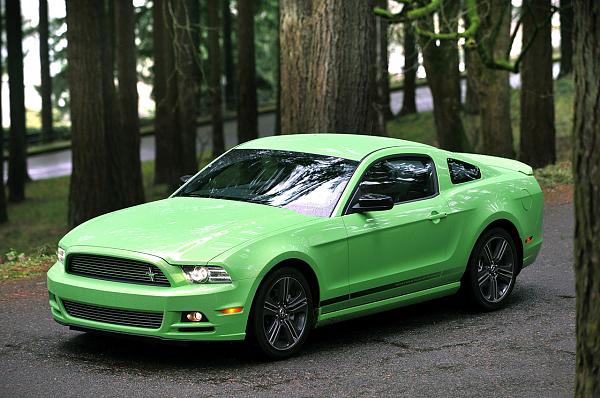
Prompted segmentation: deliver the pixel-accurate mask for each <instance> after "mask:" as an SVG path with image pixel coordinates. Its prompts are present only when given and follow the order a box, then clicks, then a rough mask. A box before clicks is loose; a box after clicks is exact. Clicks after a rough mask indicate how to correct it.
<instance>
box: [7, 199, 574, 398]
mask: <svg viewBox="0 0 600 398" xmlns="http://www.w3.org/2000/svg"><path fill="white" fill-rule="evenodd" d="M572 214H573V207H572V205H570V204H567V205H561V206H549V207H548V208H547V209H546V211H545V223H544V234H545V244H544V247H543V250H542V253H541V254H540V257H539V259H538V260H537V262H536V263H535V264H533V265H532V266H530V267H529V268H526V269H525V270H524V271H523V272H522V273H521V275H520V276H519V279H518V281H517V285H516V287H515V290H514V292H513V294H512V296H511V299H510V304H509V306H508V307H507V308H505V309H503V310H500V311H496V312H492V313H477V312H473V311H471V310H469V309H467V308H466V307H465V306H464V305H463V304H462V303H461V302H460V301H459V300H458V299H456V298H445V299H440V300H436V301H433V302H429V303H424V304H420V305H416V306H412V307H407V308H403V309H398V310H394V311H389V312H385V313H382V314H377V315H372V316H369V317H365V318H361V319H357V320H353V321H347V322H343V323H338V324H334V325H331V326H327V327H323V328H321V329H316V330H315V331H314V332H313V333H312V335H311V336H310V338H309V340H308V342H307V345H306V347H305V349H304V351H303V352H301V354H300V355H298V356H296V357H294V358H292V359H289V360H286V361H282V362H261V361H258V360H256V359H255V358H254V357H253V356H251V355H250V354H248V353H247V352H246V348H245V346H244V345H243V344H241V343H219V344H201V343H199V344H194V345H191V346H186V345H174V344H167V343H156V342H149V341H139V340H131V339H125V338H122V337H107V336H95V335H91V334H84V333H80V332H73V331H69V330H68V329H67V328H65V327H62V326H60V325H58V324H56V323H54V322H53V321H52V319H51V317H50V310H49V308H48V304H47V301H46V300H47V293H46V287H45V282H44V279H32V280H24V281H19V282H5V283H0V306H1V308H2V310H1V312H0V324H1V325H2V333H0V375H1V377H0V396H2V397H25V396H26V397H49V396H60V397H86V396H94V397H115V396H125V395H127V396H132V397H151V396H161V397H187V396H208V397H211V396H215V397H216V396H286V397H288V396H289V397H296V396H343V397H347V396H411V397H414V396H486V397H495V396H498V397H559V396H571V395H572V393H571V392H572V390H573V379H574V376H573V375H574V363H575V338H574V333H575V299H574V295H575V293H574V279H573V269H572V263H573V256H572V232H571V231H572V230H573V216H572Z"/></svg>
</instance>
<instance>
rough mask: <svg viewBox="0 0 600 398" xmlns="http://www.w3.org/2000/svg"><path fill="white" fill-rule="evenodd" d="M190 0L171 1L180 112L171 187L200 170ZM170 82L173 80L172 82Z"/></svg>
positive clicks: (195, 56)
mask: <svg viewBox="0 0 600 398" xmlns="http://www.w3.org/2000/svg"><path fill="white" fill-rule="evenodd" d="M191 1H197V0H187V1H179V0H170V2H169V4H170V10H171V13H172V17H173V24H172V27H173V39H172V40H173V43H174V49H175V51H174V57H175V58H174V61H175V62H174V66H175V75H176V81H177V100H176V101H177V112H178V115H177V116H178V127H179V128H178V130H177V131H176V134H178V135H179V137H178V139H177V140H176V145H175V146H174V150H175V154H174V155H175V156H174V157H173V160H175V159H176V160H177V161H176V162H175V163H174V164H173V166H172V167H171V168H170V170H171V175H170V177H169V184H170V187H171V189H175V188H177V187H178V186H179V177H180V176H182V175H185V174H195V173H196V171H197V170H198V158H197V152H196V127H197V123H196V117H197V111H198V109H197V106H196V103H197V101H196V98H197V97H196V94H197V92H198V84H199V83H198V79H199V73H198V70H199V62H200V57H199V54H198V48H197V47H196V43H195V42H194V33H193V32H194V29H199V27H198V26H194V25H193V23H192V20H193V19H194V18H193V17H192V16H191V10H192V9H193V7H191V3H190V2H191ZM169 83H170V82H169Z"/></svg>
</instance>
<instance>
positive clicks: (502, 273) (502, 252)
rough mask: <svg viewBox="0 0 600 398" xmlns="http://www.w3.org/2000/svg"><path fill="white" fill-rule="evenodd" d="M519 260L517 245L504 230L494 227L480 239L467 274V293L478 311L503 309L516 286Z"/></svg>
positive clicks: (470, 260)
mask: <svg viewBox="0 0 600 398" xmlns="http://www.w3.org/2000/svg"><path fill="white" fill-rule="evenodd" d="M518 261H519V255H518V252H517V249H516V247H515V243H514V241H513V239H512V237H511V236H510V235H509V234H508V232H506V231H505V230H504V229H502V228H492V229H490V230H489V231H486V232H485V233H484V234H483V235H482V236H481V237H480V238H479V240H478V241H477V244H476V245H475V248H474V249H473V253H472V254H471V258H470V259H469V266H468V269H467V274H466V282H467V286H466V287H467V291H468V293H469V295H470V297H471V298H472V301H473V302H474V303H475V304H476V305H477V306H478V307H479V308H481V309H484V310H488V311H490V310H495V309H498V308H501V307H502V306H504V304H505V302H506V299H507V298H508V296H509V295H510V293H511V292H512V289H513V287H514V285H515V278H516V275H517V269H518V268H517V264H518Z"/></svg>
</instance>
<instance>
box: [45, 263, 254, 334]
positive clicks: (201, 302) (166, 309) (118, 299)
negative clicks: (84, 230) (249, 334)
mask: <svg viewBox="0 0 600 398" xmlns="http://www.w3.org/2000/svg"><path fill="white" fill-rule="evenodd" d="M165 264H166V263H165ZM165 264H157V266H159V267H160V268H161V269H162V270H163V272H165V273H167V272H168V271H167V270H166V269H167V268H168V267H172V266H168V265H167V266H165ZM252 285H253V279H244V280H236V281H234V282H232V283H230V284H214V285H190V284H184V285H179V286H172V287H159V286H145V285H136V284H130V283H123V282H113V281H107V280H100V279H93V278H88V277H83V276H78V275H72V274H68V273H66V272H65V267H64V265H63V264H62V263H58V262H57V263H56V264H54V266H52V268H50V270H49V271H48V291H49V296H50V300H49V303H50V308H51V312H52V317H53V318H54V320H56V321H57V322H58V323H61V324H63V325H67V326H72V327H74V328H81V329H94V330H100V331H106V332H116V333H126V334H134V335H141V336H147V337H155V338H162V339H171V340H198V341H202V340H205V341H216V340H242V339H244V337H245V335H246V323H247V321H248V313H249V311H250V307H251V305H252V299H251V294H250V293H251V290H252ZM63 300H68V301H72V302H76V303H81V304H89V305H94V306H100V307H104V308H112V309H119V310H128V311H142V312H161V313H163V320H162V324H161V326H160V328H158V329H149V328H143V327H136V326H125V325H117V324H112V323H105V322H98V321H92V320H87V319H82V318H78V317H74V316H71V315H70V314H69V313H68V312H67V310H66V309H65V305H64V303H63ZM231 307H242V308H243V311H242V312H240V313H233V314H222V313H220V312H219V310H221V309H225V308H231ZM189 311H200V312H202V313H203V314H204V315H206V317H207V318H208V322H182V313H184V312H189Z"/></svg>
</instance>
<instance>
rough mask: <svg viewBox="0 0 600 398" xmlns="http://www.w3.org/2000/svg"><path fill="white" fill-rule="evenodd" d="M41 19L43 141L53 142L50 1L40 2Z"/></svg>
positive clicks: (39, 28)
mask: <svg viewBox="0 0 600 398" xmlns="http://www.w3.org/2000/svg"><path fill="white" fill-rule="evenodd" d="M39 17H40V22H39V24H38V31H39V35H40V67H41V69H40V72H41V88H40V94H41V97H42V112H41V115H40V116H41V119H42V140H43V141H44V142H51V141H52V140H53V139H54V132H53V126H52V79H51V77H50V51H49V48H48V38H49V32H48V0H40V6H39Z"/></svg>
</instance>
